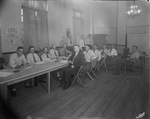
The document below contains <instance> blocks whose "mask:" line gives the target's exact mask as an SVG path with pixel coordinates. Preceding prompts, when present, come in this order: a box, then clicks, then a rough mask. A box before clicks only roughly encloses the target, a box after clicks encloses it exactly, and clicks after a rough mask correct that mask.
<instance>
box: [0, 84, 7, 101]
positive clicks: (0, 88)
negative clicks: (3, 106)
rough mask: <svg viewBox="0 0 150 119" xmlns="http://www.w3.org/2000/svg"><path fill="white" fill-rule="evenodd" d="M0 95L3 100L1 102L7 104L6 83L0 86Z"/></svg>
mask: <svg viewBox="0 0 150 119" xmlns="http://www.w3.org/2000/svg"><path fill="white" fill-rule="evenodd" d="M0 91H1V92H0V93H1V97H2V98H3V100H4V101H5V102H6V103H7V101H8V100H7V83H4V84H1V85H0Z"/></svg>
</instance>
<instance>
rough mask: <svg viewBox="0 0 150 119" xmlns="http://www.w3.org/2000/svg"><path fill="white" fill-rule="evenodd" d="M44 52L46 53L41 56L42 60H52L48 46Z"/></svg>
mask: <svg viewBox="0 0 150 119" xmlns="http://www.w3.org/2000/svg"><path fill="white" fill-rule="evenodd" d="M43 52H44V53H43V54H42V56H41V59H42V61H49V60H50V55H49V53H48V48H47V47H45V48H43Z"/></svg>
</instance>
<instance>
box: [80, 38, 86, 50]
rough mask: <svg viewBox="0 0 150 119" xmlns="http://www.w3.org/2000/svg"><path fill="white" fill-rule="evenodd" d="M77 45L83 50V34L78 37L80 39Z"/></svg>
mask: <svg viewBox="0 0 150 119" xmlns="http://www.w3.org/2000/svg"><path fill="white" fill-rule="evenodd" d="M79 47H80V49H81V50H82V51H83V50H84V49H83V48H84V47H85V38H84V35H81V39H80V41H79Z"/></svg>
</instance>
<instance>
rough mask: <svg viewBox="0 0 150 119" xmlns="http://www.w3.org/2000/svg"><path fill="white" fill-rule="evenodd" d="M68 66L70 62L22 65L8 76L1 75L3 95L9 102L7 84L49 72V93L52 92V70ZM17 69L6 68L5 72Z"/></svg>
mask: <svg viewBox="0 0 150 119" xmlns="http://www.w3.org/2000/svg"><path fill="white" fill-rule="evenodd" d="M66 66H68V63H62V62H45V63H43V64H33V65H32V66H30V67H22V68H20V69H19V72H16V73H13V74H11V75H9V76H7V77H0V91H1V96H2V97H3V99H4V100H5V101H6V102H7V95H8V94H7V86H9V85H12V84H15V83H18V82H22V81H24V80H27V79H30V78H34V77H36V76H40V75H42V74H48V93H50V72H52V71H55V70H57V69H61V68H63V67H66ZM14 70H16V69H4V70H1V71H4V72H14Z"/></svg>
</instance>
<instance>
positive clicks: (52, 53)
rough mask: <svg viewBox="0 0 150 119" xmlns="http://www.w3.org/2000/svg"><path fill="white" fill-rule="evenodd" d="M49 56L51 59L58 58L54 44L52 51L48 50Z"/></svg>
mask: <svg viewBox="0 0 150 119" xmlns="http://www.w3.org/2000/svg"><path fill="white" fill-rule="evenodd" d="M49 55H50V58H52V59H56V58H57V57H58V56H59V54H58V51H57V49H56V44H55V43H54V44H52V49H50V51H49Z"/></svg>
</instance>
